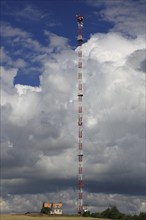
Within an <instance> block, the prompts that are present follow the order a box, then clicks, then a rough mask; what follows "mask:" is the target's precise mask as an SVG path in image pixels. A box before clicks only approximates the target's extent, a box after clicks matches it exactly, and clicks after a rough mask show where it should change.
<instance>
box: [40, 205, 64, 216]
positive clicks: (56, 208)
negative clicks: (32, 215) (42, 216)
mask: <svg viewBox="0 0 146 220" xmlns="http://www.w3.org/2000/svg"><path fill="white" fill-rule="evenodd" d="M42 208H50V209H51V212H50V214H52V215H62V203H61V202H59V203H49V202H43V206H42Z"/></svg>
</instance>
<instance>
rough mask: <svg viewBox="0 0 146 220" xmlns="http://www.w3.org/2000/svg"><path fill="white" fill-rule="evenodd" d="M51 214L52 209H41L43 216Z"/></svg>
mask: <svg viewBox="0 0 146 220" xmlns="http://www.w3.org/2000/svg"><path fill="white" fill-rule="evenodd" d="M50 212H51V209H50V208H48V207H43V208H42V209H41V213H42V214H47V215H49V214H50Z"/></svg>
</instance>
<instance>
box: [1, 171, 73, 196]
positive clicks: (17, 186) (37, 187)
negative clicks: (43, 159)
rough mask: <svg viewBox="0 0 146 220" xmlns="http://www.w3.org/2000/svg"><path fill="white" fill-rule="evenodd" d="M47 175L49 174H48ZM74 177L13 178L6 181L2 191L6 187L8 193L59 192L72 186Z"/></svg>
mask: <svg viewBox="0 0 146 220" xmlns="http://www.w3.org/2000/svg"><path fill="white" fill-rule="evenodd" d="M48 176H49V175H48ZM76 182H77V181H76V179H75V178H74V179H71V178H70V179H61V178H59V179H51V178H50V179H49V177H48V178H46V179H38V178H33V179H27V180H23V179H22V180H19V179H15V180H14V181H12V182H11V181H10V182H9V181H8V182H7V183H5V185H4V191H5V189H6V191H7V193H8V194H12V195H15V194H16V195H23V194H41V193H42V194H45V193H48V192H49V193H52V192H56V193H57V192H59V191H62V190H68V189H70V188H74V186H75V185H76Z"/></svg>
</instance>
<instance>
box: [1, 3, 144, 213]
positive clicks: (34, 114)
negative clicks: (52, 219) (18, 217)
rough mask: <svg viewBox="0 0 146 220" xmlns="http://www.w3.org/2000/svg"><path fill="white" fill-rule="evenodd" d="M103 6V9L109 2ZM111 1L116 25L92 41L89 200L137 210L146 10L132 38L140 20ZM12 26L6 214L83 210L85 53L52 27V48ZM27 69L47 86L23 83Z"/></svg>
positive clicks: (6, 59) (4, 69) (8, 32)
mask: <svg viewBox="0 0 146 220" xmlns="http://www.w3.org/2000/svg"><path fill="white" fill-rule="evenodd" d="M88 2H89V1H88ZM95 2H96V1H94V4H93V1H90V4H92V5H93V6H94V7H95V9H96V7H97V8H98V7H99V6H101V3H100V2H99V1H98V2H96V3H95ZM110 2H111V5H110V7H107V6H108V1H105V4H104V6H105V8H103V10H102V11H101V16H103V18H104V19H107V20H109V21H116V22H115V24H114V27H113V28H112V30H111V31H110V32H109V33H105V34H101V33H96V34H93V35H91V37H90V39H89V40H88V41H87V42H85V43H84V44H83V70H84V73H83V74H84V78H83V82H84V98H83V110H84V131H83V135H84V137H83V140H84V143H83V151H84V179H85V187H84V201H85V203H87V204H88V206H89V209H91V211H98V210H103V209H105V208H107V206H108V205H117V206H118V208H119V209H120V210H121V211H123V212H132V213H135V212H140V211H144V209H145V205H146V203H145V198H144V196H145V195H144V194H145V133H144V132H145V125H144V120H145V106H144V104H145V89H144V88H145V82H144V79H145V53H146V51H145V38H144V35H143V31H142V27H143V16H142V17H138V14H139V13H140V9H139V8H138V9H137V10H136V9H135V8H134V5H133V6H132V8H131V10H132V9H133V11H132V14H131V16H132V15H133V13H136V16H135V17H138V20H137V25H135V27H134V28H133V29H132V32H131V34H130V36H129V32H128V31H129V27H130V25H131V24H132V22H133V21H131V23H130V19H131V17H128V18H127V19H128V21H129V22H127V23H124V19H125V16H126V15H127V11H126V7H130V6H129V4H131V1H128V3H123V4H122V3H121V1H119V5H117V7H116V8H114V6H113V3H114V2H115V1H110ZM141 2H142V3H143V1H141ZM116 4H117V3H116ZM127 4H128V6H127ZM139 7H141V6H139ZM119 8H121V10H120V14H118V15H117V13H118V10H119ZM135 10H136V11H135ZM115 18H117V19H116V20H115ZM126 24H127V26H125V25H126ZM138 24H139V25H138ZM2 27H3V28H2V29H1V31H2V32H1V35H2V38H3V39H4V40H3V47H2V48H1V57H2V59H1V61H2V63H1V81H2V83H1V85H2V87H1V154H2V157H1V159H2V162H1V164H2V185H1V187H2V197H1V206H2V210H3V211H4V212H14V210H17V211H18V212H25V211H39V210H40V209H41V204H42V202H43V201H52V200H53V201H62V202H63V204H64V211H65V212H73V213H75V212H76V207H77V201H76V198H77V189H76V186H77V169H78V166H77V165H78V164H77V160H78V158H77V154H78V152H77V145H78V138H77V136H78V127H77V49H76V50H74V49H73V48H71V47H70V46H69V43H68V39H66V38H65V37H62V36H58V35H56V34H54V33H51V32H49V31H46V30H44V38H45V40H46V41H45V43H46V45H44V44H41V43H40V42H39V41H38V40H36V39H34V38H33V36H32V35H31V34H29V33H28V32H26V31H24V30H22V29H20V28H18V27H13V26H11V25H10V24H9V23H8V22H7V23H2ZM123 33H126V34H125V35H123ZM20 72H21V73H23V74H24V75H25V74H29V75H32V74H33V73H34V72H35V73H39V75H40V76H39V81H40V85H39V86H38V87H36V86H35V87H33V86H30V85H20V84H17V83H16V84H15V83H14V82H15V78H16V77H17V76H18V75H19V74H20Z"/></svg>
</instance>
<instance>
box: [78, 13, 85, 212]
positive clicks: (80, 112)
mask: <svg viewBox="0 0 146 220" xmlns="http://www.w3.org/2000/svg"><path fill="white" fill-rule="evenodd" d="M76 19H77V24H78V38H77V41H78V213H79V214H80V215H81V214H82V213H83V185H84V184H83V141H82V138H83V106H82V99H83V82H82V78H83V69H82V66H83V65H82V43H83V35H82V29H83V16H80V15H77V16H76Z"/></svg>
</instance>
